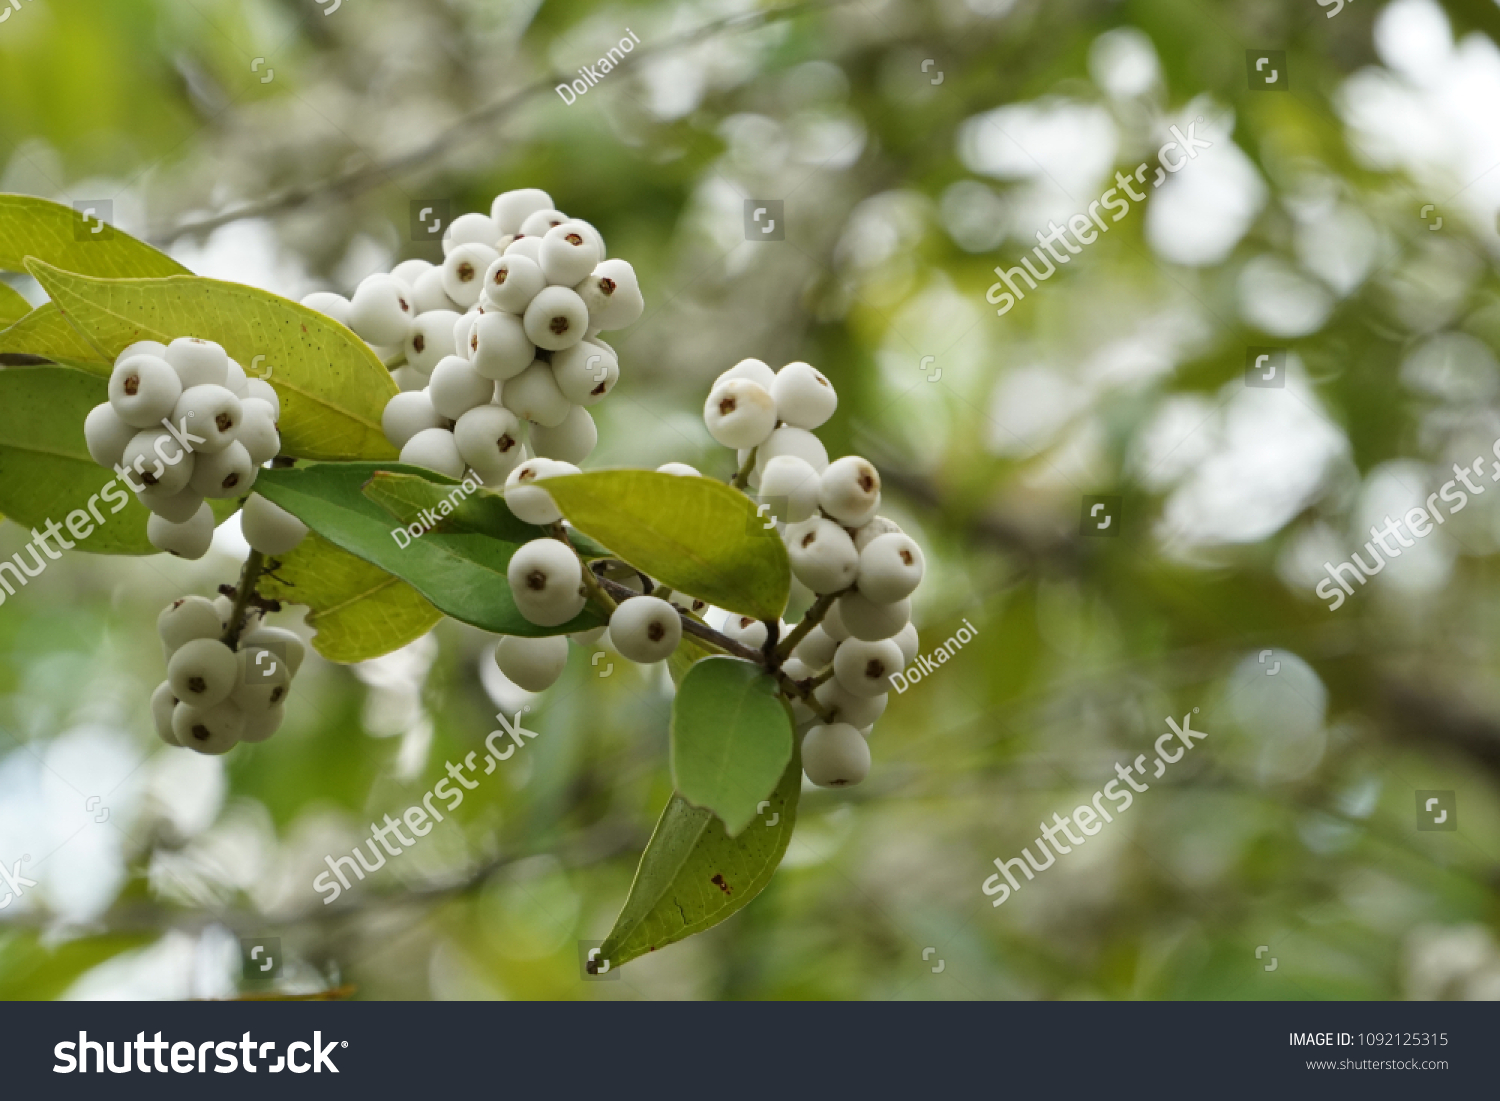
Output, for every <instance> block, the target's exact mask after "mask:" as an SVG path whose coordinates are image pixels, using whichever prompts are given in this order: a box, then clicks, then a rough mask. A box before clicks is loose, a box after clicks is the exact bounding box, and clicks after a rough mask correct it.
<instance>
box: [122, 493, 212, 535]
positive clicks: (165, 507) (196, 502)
mask: <svg viewBox="0 0 1500 1101" xmlns="http://www.w3.org/2000/svg"><path fill="white" fill-rule="evenodd" d="M136 496H137V498H138V499H139V500H140V502H141V504H143V505H145V506H146V507H147V508H148V509H150V510H151V513H152V515H153V516H159V517H160V518H161V519H162V520H164V521H166V522H167V523H168V524H186V523H187V522H188V521H190V520H192V519H194V518H195V517H196V516H197V515H198V513H199V511H200V510H201V509H202V508H203V498H202V497H201V496H200V495H199V494H197V493H194V492H193V491H192V490H191V489H184V490H182V491H181V492H179V493H158V492H156V491H155V490H154V489H150V488H147V489H145V490H143V491H142V492H141V493H138V494H137V495H136ZM210 515H212V511H210ZM159 530H161V531H163V532H165V531H166V529H165V528H162V529H159ZM212 535H213V532H212V529H210V532H209V536H210V538H212ZM147 536H148V538H149V536H150V525H149V523H148V525H147ZM152 546H155V547H157V549H158V550H166V549H167V548H165V547H162V546H160V545H159V544H157V543H156V542H155V541H153V542H152Z"/></svg>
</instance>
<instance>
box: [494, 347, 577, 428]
mask: <svg viewBox="0 0 1500 1101" xmlns="http://www.w3.org/2000/svg"><path fill="white" fill-rule="evenodd" d="M500 404H501V405H503V406H505V408H507V409H509V410H510V411H511V412H512V413H514V414H515V415H516V416H518V417H520V418H521V419H522V420H528V421H534V422H535V423H537V424H540V425H545V426H546V427H548V428H556V427H557V426H558V425H560V424H562V422H563V421H565V420H566V419H567V417H568V410H569V409H571V408H572V403H571V402H569V401H568V399H567V398H566V397H564V396H563V392H562V391H561V390H560V389H558V386H557V378H556V376H554V375H553V374H552V366H551V364H548V363H544V362H542V361H541V360H539V359H538V360H534V361H533V362H532V364H531V366H530V367H527V368H526V370H524V371H522V372H521V373H520V374H519V375H517V376H516V377H515V378H513V379H509V380H508V381H506V382H505V383H503V384H502V388H501V390H500Z"/></svg>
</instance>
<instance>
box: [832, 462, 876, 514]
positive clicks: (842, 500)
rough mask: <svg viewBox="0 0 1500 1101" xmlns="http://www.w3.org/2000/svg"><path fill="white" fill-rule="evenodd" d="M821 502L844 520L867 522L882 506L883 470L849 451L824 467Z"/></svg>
mask: <svg viewBox="0 0 1500 1101" xmlns="http://www.w3.org/2000/svg"><path fill="white" fill-rule="evenodd" d="M818 503H819V504H820V505H821V506H822V508H823V511H824V512H826V513H827V514H828V515H829V516H832V517H833V518H834V519H835V520H837V521H839V522H840V523H842V524H845V525H847V526H849V527H860V526H862V525H864V524H865V523H867V522H868V521H869V520H872V519H874V516H875V510H876V509H878V508H879V507H880V471H878V470H876V469H875V466H874V464H873V463H871V462H869V461H868V460H866V459H862V458H860V457H859V456H858V455H845V456H844V457H843V458H842V459H838V460H836V461H835V462H832V463H830V464H829V466H828V469H827V470H825V471H823V474H822V477H821V480H820V484H819V492H818Z"/></svg>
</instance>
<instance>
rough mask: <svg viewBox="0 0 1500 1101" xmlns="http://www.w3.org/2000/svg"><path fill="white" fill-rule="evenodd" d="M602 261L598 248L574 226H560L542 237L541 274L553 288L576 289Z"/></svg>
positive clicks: (587, 235)
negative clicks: (574, 287)
mask: <svg viewBox="0 0 1500 1101" xmlns="http://www.w3.org/2000/svg"><path fill="white" fill-rule="evenodd" d="M603 259H604V257H603V256H601V255H600V254H599V246H598V244H596V243H595V241H594V239H593V237H592V236H591V235H590V234H589V233H588V231H587V230H586V229H585V228H584V227H583V226H582V225H581V224H580V223H578V222H574V221H567V222H563V223H562V224H561V225H556V226H553V227H552V228H551V229H549V230H548V231H547V232H546V233H545V234H544V235H543V236H542V262H541V268H542V274H543V275H545V276H546V277H547V282H548V283H550V284H553V285H554V286H563V287H573V286H576V285H577V284H578V283H580V282H582V281H583V280H584V279H585V278H587V277H588V276H589V274H590V273H591V272H593V270H594V268H595V267H596V266H597V265H598V263H599V261H601V260H603Z"/></svg>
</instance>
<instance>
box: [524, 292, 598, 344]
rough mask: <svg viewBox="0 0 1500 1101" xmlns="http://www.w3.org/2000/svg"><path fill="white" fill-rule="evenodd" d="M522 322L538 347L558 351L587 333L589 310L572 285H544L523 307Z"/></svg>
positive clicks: (576, 341)
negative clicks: (527, 304)
mask: <svg viewBox="0 0 1500 1101" xmlns="http://www.w3.org/2000/svg"><path fill="white" fill-rule="evenodd" d="M522 323H523V324H524V325H525V327H526V335H527V336H528V337H530V338H531V342H532V343H533V344H535V345H536V346H537V347H538V348H545V349H547V350H548V351H551V352H560V351H562V350H563V349H564V348H571V347H572V346H573V345H575V344H577V343H578V342H579V341H581V340H582V339H583V338H584V336H585V335H586V334H587V333H588V330H589V311H588V307H587V306H585V305H584V304H583V299H582V298H580V297H578V294H577V292H575V291H574V290H573V289H572V288H570V287H544V288H543V289H542V291H541V293H540V294H538V295H537V296H536V297H535V298H533V299H532V300H531V305H529V306H527V307H526V313H525V315H524V318H523V321H522Z"/></svg>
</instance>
